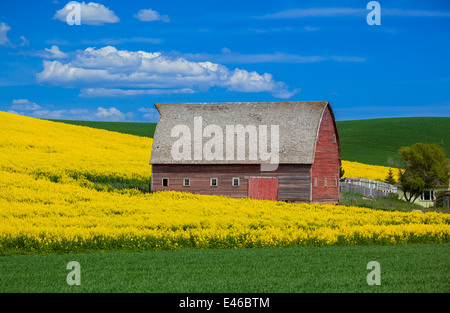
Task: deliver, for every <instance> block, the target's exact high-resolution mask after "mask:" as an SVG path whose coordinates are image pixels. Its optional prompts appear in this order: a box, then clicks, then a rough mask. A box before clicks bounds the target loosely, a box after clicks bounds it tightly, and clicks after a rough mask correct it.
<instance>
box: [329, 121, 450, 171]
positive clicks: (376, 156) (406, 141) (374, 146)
mask: <svg viewBox="0 0 450 313" xmlns="http://www.w3.org/2000/svg"><path fill="white" fill-rule="evenodd" d="M337 126H338V130H339V137H340V144H341V154H342V159H343V160H347V161H355V162H361V163H366V164H373V165H384V166H388V165H391V164H389V162H388V161H389V159H390V158H392V159H396V158H398V149H399V148H400V147H402V146H411V145H413V144H414V143H417V142H423V143H437V144H440V145H441V146H442V147H443V148H444V150H445V152H446V154H447V156H450V117H405V118H380V119H370V120H355V121H339V122H337Z"/></svg>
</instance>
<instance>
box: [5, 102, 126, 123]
mask: <svg viewBox="0 0 450 313" xmlns="http://www.w3.org/2000/svg"><path fill="white" fill-rule="evenodd" d="M7 112H9V113H13V114H20V115H25V116H31V117H34V118H44V119H66V120H88V121H112V122H118V121H126V120H131V119H132V118H133V117H134V114H133V113H132V112H127V113H123V112H121V111H120V110H118V109H117V108H115V107H110V108H103V107H98V108H97V109H96V110H92V109H79V108H72V109H60V110H50V109H48V108H45V107H43V106H41V105H38V104H37V103H35V102H31V101H30V100H28V99H15V100H13V101H12V105H10V107H9V109H8V111H7Z"/></svg>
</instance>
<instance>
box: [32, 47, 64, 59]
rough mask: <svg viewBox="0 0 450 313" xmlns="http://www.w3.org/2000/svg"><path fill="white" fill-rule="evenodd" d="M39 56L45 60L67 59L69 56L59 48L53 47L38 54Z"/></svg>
mask: <svg viewBox="0 0 450 313" xmlns="http://www.w3.org/2000/svg"><path fill="white" fill-rule="evenodd" d="M37 55H38V56H40V57H42V58H45V59H66V58H68V57H69V56H68V55H67V53H64V52H62V51H61V50H59V47H58V46H55V45H53V46H52V47H51V48H50V49H49V48H45V49H44V51H42V52H39V53H37Z"/></svg>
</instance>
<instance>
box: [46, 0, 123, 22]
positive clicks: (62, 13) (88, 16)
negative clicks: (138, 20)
mask: <svg viewBox="0 0 450 313" xmlns="http://www.w3.org/2000/svg"><path fill="white" fill-rule="evenodd" d="M69 4H70V2H69V3H67V4H66V5H65V6H64V8H62V9H61V10H59V11H57V12H56V14H55V16H54V17H53V18H54V19H57V20H60V21H62V22H67V20H66V18H67V14H69V13H70V12H72V5H69ZM80 20H81V24H87V25H103V24H105V23H117V22H119V21H120V19H119V18H118V17H117V15H116V14H114V12H113V11H111V10H110V9H109V8H107V7H105V6H104V5H103V4H100V3H95V2H89V3H88V4H86V3H85V2H81V3H80Z"/></svg>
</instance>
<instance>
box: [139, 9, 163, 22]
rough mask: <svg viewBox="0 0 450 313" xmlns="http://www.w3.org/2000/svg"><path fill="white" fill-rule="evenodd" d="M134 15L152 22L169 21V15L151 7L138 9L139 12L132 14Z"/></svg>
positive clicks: (144, 20)
mask: <svg viewBox="0 0 450 313" xmlns="http://www.w3.org/2000/svg"><path fill="white" fill-rule="evenodd" d="M134 17H135V18H137V19H138V20H140V21H143V22H153V21H163V22H164V23H168V22H169V16H167V15H161V14H159V13H158V12H157V11H155V10H152V9H148V10H146V9H142V10H139V12H138V13H137V14H135V15H134Z"/></svg>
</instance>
